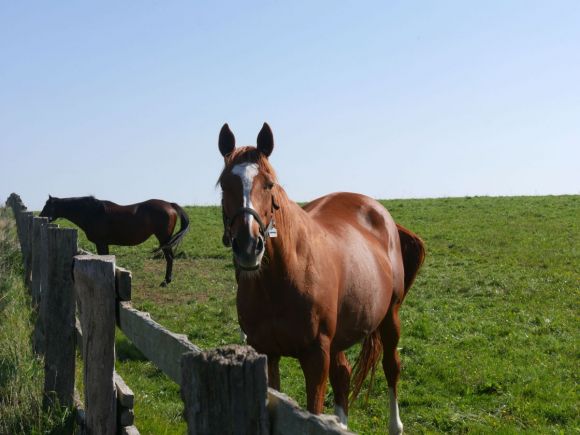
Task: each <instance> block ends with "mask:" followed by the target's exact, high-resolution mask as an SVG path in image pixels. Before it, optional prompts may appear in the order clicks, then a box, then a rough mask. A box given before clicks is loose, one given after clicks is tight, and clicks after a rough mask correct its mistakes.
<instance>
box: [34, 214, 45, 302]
mask: <svg viewBox="0 0 580 435" xmlns="http://www.w3.org/2000/svg"><path fill="white" fill-rule="evenodd" d="M47 224H48V218H43V217H35V218H34V219H33V220H32V241H31V247H32V260H31V270H32V283H31V288H30V292H31V295H32V306H33V307H34V309H38V307H39V306H40V292H41V286H40V282H41V280H40V269H41V267H40V262H41V251H42V247H41V235H40V230H41V227H42V226H44V225H47Z"/></svg>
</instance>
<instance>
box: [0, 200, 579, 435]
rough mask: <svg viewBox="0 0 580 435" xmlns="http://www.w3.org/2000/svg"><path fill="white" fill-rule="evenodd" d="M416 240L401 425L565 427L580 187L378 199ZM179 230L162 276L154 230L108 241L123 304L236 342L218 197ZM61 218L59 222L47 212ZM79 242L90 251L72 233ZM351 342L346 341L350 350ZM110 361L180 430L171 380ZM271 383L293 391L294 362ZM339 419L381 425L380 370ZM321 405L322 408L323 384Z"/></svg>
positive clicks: (300, 396) (147, 429) (571, 421)
mask: <svg viewBox="0 0 580 435" xmlns="http://www.w3.org/2000/svg"><path fill="white" fill-rule="evenodd" d="M383 204H384V205H385V206H386V207H387V208H388V209H389V210H390V212H391V214H392V215H393V216H394V218H395V220H397V222H399V223H401V224H403V225H405V226H407V227H408V228H410V229H412V230H413V231H415V232H417V233H418V234H419V235H420V236H421V237H422V238H423V239H424V240H425V242H426V245H427V260H426V263H425V265H424V268H423V269H422V271H421V272H420V274H419V277H418V279H417V281H416V283H415V285H414V287H413V288H412V289H411V291H410V293H409V295H408V297H407V299H406V300H405V304H404V305H403V308H402V309H401V320H402V338H401V341H400V345H399V346H400V352H401V358H402V363H403V370H402V373H401V382H400V384H399V394H400V407H401V419H402V421H403V423H404V425H405V430H406V432H407V433H437V432H445V433H449V432H452V433H465V432H474V433H521V432H527V433H578V432H579V431H580V416H579V399H578V397H579V395H578V374H577V373H578V361H579V359H578V357H579V351H578V344H579V337H580V336H579V333H578V326H579V322H578V320H579V313H580V311H579V308H580V307H579V301H580V298H579V296H580V272H579V269H580V254H579V247H580V196H554V197H505V198H489V197H474V198H453V199H451V198H449V199H425V200H391V201H383ZM187 211H188V213H189V215H190V218H191V231H190V232H189V234H188V235H187V237H186V238H185V240H184V242H183V244H182V245H181V246H180V248H179V256H178V259H177V260H176V264H175V267H174V282H173V283H172V284H171V285H170V286H169V287H167V288H160V287H158V284H159V283H160V282H161V281H162V279H163V273H164V267H165V261H164V260H163V259H161V258H154V257H153V256H152V255H151V254H150V252H151V250H152V249H153V248H154V247H155V246H156V241H154V240H149V241H148V242H147V243H146V244H144V245H141V246H138V247H132V248H124V247H113V248H112V249H111V251H112V252H111V253H112V254H116V255H117V264H119V265H120V266H123V267H127V268H128V269H130V270H131V271H132V272H133V303H134V305H135V306H136V307H137V308H139V309H141V310H145V311H148V312H150V313H151V315H152V316H153V318H154V319H155V320H157V321H158V322H160V323H161V324H163V325H164V326H166V327H168V328H169V329H171V330H173V331H175V332H181V333H185V334H187V335H188V337H189V338H190V340H191V341H192V342H193V343H195V344H197V345H199V346H201V347H202V348H211V347H215V346H219V345H223V344H228V343H239V342H240V337H239V329H238V326H237V319H236V309H235V281H234V271H233V267H232V264H231V258H230V254H229V252H228V251H227V250H226V249H225V248H223V247H222V246H221V231H222V229H221V216H220V211H219V209H218V208H217V207H188V208H187ZM58 223H60V224H61V225H66V222H65V221H60V222H58ZM79 239H80V243H81V245H82V247H84V248H85V249H89V250H92V251H94V250H95V249H94V246H91V244H89V243H87V241H86V240H85V239H84V236H83V235H82V234H80V237H79ZM357 351H358V349H356V348H353V349H352V350H351V351H350V352H349V356H350V357H351V361H352V359H353V358H354V356H355V355H356V354H357ZM117 355H118V358H119V361H118V362H117V370H118V371H119V373H121V375H122V376H123V377H124V378H125V380H126V381H127V383H128V384H129V385H130V386H131V387H132V388H133V390H134V391H135V394H136V400H135V413H136V425H137V427H138V428H139V430H140V431H141V433H143V434H147V433H151V434H163V433H167V434H173V433H185V430H186V427H185V424H184V423H183V421H182V419H181V412H182V404H181V400H180V398H179V391H178V387H177V385H175V384H173V383H172V382H171V381H169V380H168V379H167V378H166V377H165V376H164V375H163V374H162V373H160V371H159V370H157V369H156V368H155V367H154V366H153V365H152V364H151V363H149V362H148V361H146V360H145V359H144V358H143V357H142V355H140V353H139V352H138V350H136V349H135V348H134V347H133V346H132V345H131V344H130V343H129V342H128V341H127V340H126V339H125V338H124V337H123V336H122V334H120V333H119V334H118V338H117ZM281 370H282V390H283V391H284V392H285V393H287V394H289V395H290V396H292V397H293V398H295V399H296V400H298V402H299V403H301V404H302V405H304V404H305V395H304V392H303V390H304V385H303V377H302V374H301V372H300V370H299V367H298V365H297V363H296V362H295V361H293V360H290V359H284V360H283V363H282V368H281ZM377 373H378V376H377V378H376V381H375V385H374V387H373V389H372V391H371V392H370V394H369V397H368V401H365V391H364V390H363V394H361V398H359V400H358V401H357V402H356V404H355V405H354V406H353V408H352V409H351V413H350V418H349V427H350V428H351V429H352V430H354V431H356V432H360V433H365V434H371V433H383V432H384V431H385V429H386V426H387V418H388V412H387V399H386V382H385V379H384V376H383V375H382V373H379V371H378V372H377ZM326 405H327V410H328V412H331V410H332V395H331V391H330V389H329V392H328V395H327V400H326ZM0 427H1V426H0Z"/></svg>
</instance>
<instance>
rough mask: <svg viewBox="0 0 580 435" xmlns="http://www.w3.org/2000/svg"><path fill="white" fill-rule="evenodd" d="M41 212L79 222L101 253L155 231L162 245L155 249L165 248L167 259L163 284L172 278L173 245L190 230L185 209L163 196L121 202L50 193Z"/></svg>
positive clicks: (51, 217) (104, 253)
mask: <svg viewBox="0 0 580 435" xmlns="http://www.w3.org/2000/svg"><path fill="white" fill-rule="evenodd" d="M40 216H43V217H47V218H49V219H50V220H51V221H53V220H54V219H57V218H65V219H68V220H69V221H71V222H72V223H74V224H76V225H78V226H79V227H80V228H81V229H82V230H83V231H84V232H85V234H86V236H87V239H89V240H90V241H91V242H93V243H94V244H95V245H96V246H97V253H98V254H99V255H107V254H108V253H109V245H121V246H134V245H138V244H140V243H143V242H144V241H145V240H147V239H148V238H149V237H150V236H151V235H155V237H157V240H159V247H158V248H157V249H155V251H153V252H159V251H163V254H164V255H165V261H166V262H167V267H166V269H165V280H164V281H163V282H162V283H161V285H162V286H166V285H167V284H169V283H170V282H171V278H172V271H173V247H174V246H175V245H177V244H178V243H179V242H180V241H181V240H182V239H183V237H184V236H185V233H187V231H188V230H189V218H188V216H187V214H186V213H185V210H183V208H181V207H180V206H179V205H177V204H175V203H173V202H171V203H170V202H166V201H162V200H160V199H150V200H148V201H144V202H139V203H137V204H131V205H117V204H115V203H114V202H111V201H101V200H99V199H96V198H95V197H93V196H83V197H79V198H54V197H52V196H50V195H49V196H48V201H46V204H45V205H44V208H43V209H42V211H41V212H40ZM178 218H180V219H181V228H180V229H179V231H178V232H177V233H175V234H174V235H173V236H172V234H173V230H174V229H175V226H176V224H177V219H178Z"/></svg>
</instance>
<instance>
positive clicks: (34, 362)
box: [0, 208, 74, 435]
mask: <svg viewBox="0 0 580 435" xmlns="http://www.w3.org/2000/svg"><path fill="white" fill-rule="evenodd" d="M31 317H32V312H31V309H30V298H29V297H28V293H27V291H26V289H25V288H24V280H23V268H22V259H21V256H20V246H19V245H18V242H17V239H16V228H15V223H14V219H12V217H11V213H8V212H7V210H6V209H4V208H0V434H2V435H12V434H44V433H54V434H58V433H63V432H66V430H67V428H68V429H70V428H71V427H72V424H73V423H74V421H73V419H72V412H71V410H69V409H64V410H62V412H61V411H56V412H51V413H48V414H47V413H44V412H43V410H42V389H43V385H44V366H43V362H42V360H41V359H39V358H37V357H35V356H34V354H33V352H32V347H31V342H30V334H31V332H32V323H31Z"/></svg>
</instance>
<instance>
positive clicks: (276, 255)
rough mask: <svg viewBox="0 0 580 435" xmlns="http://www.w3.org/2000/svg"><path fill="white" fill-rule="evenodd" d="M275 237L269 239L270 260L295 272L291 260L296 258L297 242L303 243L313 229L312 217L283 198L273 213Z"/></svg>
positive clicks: (288, 270)
mask: <svg viewBox="0 0 580 435" xmlns="http://www.w3.org/2000/svg"><path fill="white" fill-rule="evenodd" d="M275 220H276V231H277V237H276V238H273V239H271V240H272V244H271V247H270V252H269V253H268V255H269V257H270V262H271V263H272V262H277V264H275V265H273V266H275V267H276V268H281V269H283V270H285V271H286V272H287V273H289V272H292V273H295V272H296V270H295V267H293V266H294V265H293V261H295V259H296V253H297V249H298V243H300V244H301V246H302V248H301V250H302V249H304V246H305V245H304V244H305V243H307V240H308V239H309V237H310V236H311V235H312V233H313V232H314V231H315V228H314V224H313V222H312V218H311V217H310V216H309V215H308V213H306V212H305V211H304V209H302V207H300V206H299V205H298V204H296V203H295V202H293V201H291V200H289V199H288V198H285V200H284V201H283V202H282V204H280V209H279V210H278V212H276V213H275ZM278 263H279V264H278Z"/></svg>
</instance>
